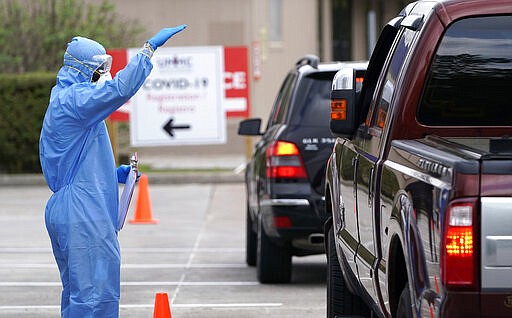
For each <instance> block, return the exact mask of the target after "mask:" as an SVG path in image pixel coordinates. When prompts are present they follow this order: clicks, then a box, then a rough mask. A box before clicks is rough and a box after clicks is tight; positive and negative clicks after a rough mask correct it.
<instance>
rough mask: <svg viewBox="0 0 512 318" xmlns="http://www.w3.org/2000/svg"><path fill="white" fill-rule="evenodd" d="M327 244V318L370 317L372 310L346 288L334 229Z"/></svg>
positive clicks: (331, 230) (328, 237)
mask: <svg viewBox="0 0 512 318" xmlns="http://www.w3.org/2000/svg"><path fill="white" fill-rule="evenodd" d="M327 244H328V248H327V318H335V317H338V316H339V317H341V316H349V315H354V316H364V317H370V310H369V309H368V307H367V306H366V304H365V303H364V302H363V300H362V299H361V298H360V297H359V296H357V295H354V294H352V293H351V292H350V290H349V289H348V288H347V286H346V282H345V278H344V277H343V273H342V272H341V266H340V263H339V260H338V255H337V253H336V246H335V245H334V233H333V229H332V227H331V229H330V230H329V234H328V236H327Z"/></svg>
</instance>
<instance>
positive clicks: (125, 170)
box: [117, 165, 131, 184]
mask: <svg viewBox="0 0 512 318" xmlns="http://www.w3.org/2000/svg"><path fill="white" fill-rule="evenodd" d="M130 170H131V168H130V166H129V165H120V166H119V167H118V168H117V182H119V183H123V184H124V183H126V179H127V178H128V174H129V173H130Z"/></svg>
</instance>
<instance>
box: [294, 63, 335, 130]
mask: <svg viewBox="0 0 512 318" xmlns="http://www.w3.org/2000/svg"><path fill="white" fill-rule="evenodd" d="M335 74H336V72H318V73H313V74H311V75H308V76H307V77H305V78H304V79H303V80H302V81H301V82H300V84H299V87H297V95H296V97H295V105H294V107H293V110H292V113H291V114H290V116H291V117H290V124H291V125H301V126H324V127H329V120H330V118H331V117H330V116H331V106H330V105H331V85H332V79H333V78H334V75H335Z"/></svg>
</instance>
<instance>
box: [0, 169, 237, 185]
mask: <svg viewBox="0 0 512 318" xmlns="http://www.w3.org/2000/svg"><path fill="white" fill-rule="evenodd" d="M147 175H148V180H149V183H150V184H188V183H239V182H244V175H243V173H235V172H232V171H228V172H226V171H222V172H210V171H193V172H167V173H163V172H162V173H158V172H152V173H148V174H147ZM42 185H46V181H45V180H44V178H43V175H42V174H0V187H14V186H42Z"/></svg>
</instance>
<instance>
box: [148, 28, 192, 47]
mask: <svg viewBox="0 0 512 318" xmlns="http://www.w3.org/2000/svg"><path fill="white" fill-rule="evenodd" d="M186 27H187V25H186V24H182V25H180V26H177V27H174V28H163V29H162V30H160V31H159V32H158V33H157V34H155V35H154V36H153V37H152V38H151V39H149V41H148V43H149V44H151V47H152V48H153V50H156V49H157V48H158V47H160V46H162V45H164V43H165V42H167V40H169V39H170V38H171V37H172V36H173V35H175V34H176V33H178V32H180V31H182V30H183V29H185V28H186Z"/></svg>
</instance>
